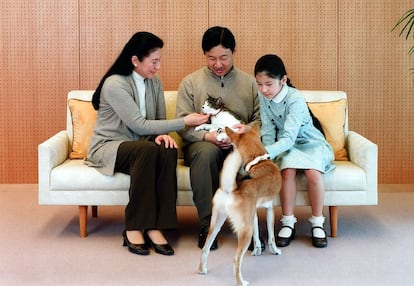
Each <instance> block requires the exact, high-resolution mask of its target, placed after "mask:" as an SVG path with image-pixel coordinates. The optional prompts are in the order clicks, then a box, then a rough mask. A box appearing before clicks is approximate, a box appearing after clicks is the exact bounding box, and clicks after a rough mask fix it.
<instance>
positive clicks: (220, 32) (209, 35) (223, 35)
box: [201, 26, 236, 53]
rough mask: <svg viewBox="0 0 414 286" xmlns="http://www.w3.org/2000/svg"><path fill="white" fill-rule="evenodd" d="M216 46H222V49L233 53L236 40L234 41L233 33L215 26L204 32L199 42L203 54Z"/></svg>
mask: <svg viewBox="0 0 414 286" xmlns="http://www.w3.org/2000/svg"><path fill="white" fill-rule="evenodd" d="M218 45H222V46H223V47H224V48H226V49H230V50H231V52H234V48H235V47H236V40H235V39H234V35H233V33H232V32H231V31H230V30H229V29H227V28H225V27H220V26H215V27H211V28H209V29H208V30H207V31H205V32H204V35H203V39H202V41H201V48H202V49H203V53H206V52H208V51H209V50H211V49H212V48H214V47H216V46H218Z"/></svg>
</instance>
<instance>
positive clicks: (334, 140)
mask: <svg viewBox="0 0 414 286" xmlns="http://www.w3.org/2000/svg"><path fill="white" fill-rule="evenodd" d="M308 105H309V108H310V109H311V110H312V113H313V114H314V115H315V116H316V117H317V118H318V119H319V121H320V123H321V125H322V128H323V131H324V132H325V137H326V141H328V143H329V144H330V145H331V147H332V149H333V151H334V154H335V160H338V161H346V160H348V154H347V152H346V149H345V133H344V125H345V108H346V100H345V99H340V100H337V101H332V102H308Z"/></svg>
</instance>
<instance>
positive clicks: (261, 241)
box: [248, 235, 266, 251]
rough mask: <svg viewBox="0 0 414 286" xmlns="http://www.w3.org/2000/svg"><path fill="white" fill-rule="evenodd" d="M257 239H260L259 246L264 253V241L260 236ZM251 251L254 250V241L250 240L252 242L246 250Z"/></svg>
mask: <svg viewBox="0 0 414 286" xmlns="http://www.w3.org/2000/svg"><path fill="white" fill-rule="evenodd" d="M259 239H260V246H261V248H262V251H264V250H265V248H266V245H265V242H264V239H263V237H262V236H261V235H259ZM253 249H254V239H253V238H252V241H250V244H249V248H248V250H250V251H252V250H253Z"/></svg>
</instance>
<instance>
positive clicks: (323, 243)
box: [312, 226, 328, 248]
mask: <svg viewBox="0 0 414 286" xmlns="http://www.w3.org/2000/svg"><path fill="white" fill-rule="evenodd" d="M315 228H319V229H322V230H323V232H325V230H324V229H323V227H321V226H314V227H312V245H313V246H315V247H318V248H324V247H327V246H328V238H327V237H326V232H325V237H322V238H321V237H315V236H313V230H314V229H315Z"/></svg>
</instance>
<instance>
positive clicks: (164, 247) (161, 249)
mask: <svg viewBox="0 0 414 286" xmlns="http://www.w3.org/2000/svg"><path fill="white" fill-rule="evenodd" d="M144 239H145V241H146V243H147V244H149V245H151V246H152V247H153V248H154V251H155V252H156V253H159V254H162V255H174V249H173V248H172V247H171V245H170V244H169V243H166V244H156V243H154V242H153V241H152V240H151V238H150V237H149V236H148V233H147V232H145V233H144Z"/></svg>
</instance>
